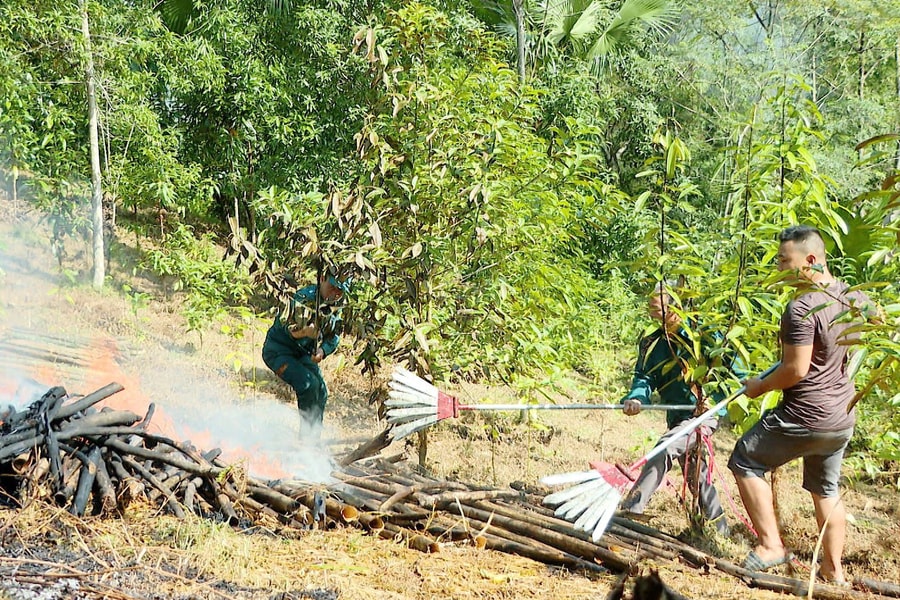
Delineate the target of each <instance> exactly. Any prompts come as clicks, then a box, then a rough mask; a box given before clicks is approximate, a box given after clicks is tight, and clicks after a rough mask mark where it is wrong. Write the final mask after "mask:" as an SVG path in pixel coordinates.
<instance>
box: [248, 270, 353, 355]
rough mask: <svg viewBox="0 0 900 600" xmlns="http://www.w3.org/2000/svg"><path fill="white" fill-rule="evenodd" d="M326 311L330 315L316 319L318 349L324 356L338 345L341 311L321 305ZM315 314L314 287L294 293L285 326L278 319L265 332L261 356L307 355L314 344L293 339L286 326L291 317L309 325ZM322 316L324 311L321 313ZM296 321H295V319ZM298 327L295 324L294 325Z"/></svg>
mask: <svg viewBox="0 0 900 600" xmlns="http://www.w3.org/2000/svg"><path fill="white" fill-rule="evenodd" d="M322 304H323V306H325V307H327V308H326V311H328V312H329V313H330V314H328V315H327V316H323V317H321V318H320V326H321V331H320V332H319V335H320V339H321V342H320V345H321V348H322V351H323V352H324V353H325V356H328V355H329V354H333V353H334V351H335V350H337V347H338V343H339V342H340V333H341V328H342V327H343V322H342V321H341V311H340V309H339V308H337V307H335V306H332V305H328V304H324V303H322ZM315 312H316V286H315V285H308V286H306V287H305V288H301V289H299V290H297V291H296V292H295V293H294V297H293V298H291V304H290V311H289V315H290V317H289V318H288V321H287V322H284V321H282V319H281V317H280V316H278V317H275V322H274V323H273V324H272V326H271V327H270V328H269V333H268V334H267V335H266V343H265V345H264V346H263V352H264V353H266V354H269V355H271V356H275V355H278V354H294V355H298V354H299V355H311V354H312V351H313V348H314V347H315V341H314V340H313V339H312V338H300V339H295V338H294V337H293V336H291V334H290V332H289V331H288V325H290V323H291V322H292V321H294V317H295V316H298V317H299V316H300V315H306V316H307V317H308V320H309V321H312V320H313V319H314V315H315ZM323 312H324V311H323ZM297 320H298V321H299V320H300V319H299V318H298V319H297ZM299 324H301V323H299V322H298V325H299ZM304 324H305V323H304Z"/></svg>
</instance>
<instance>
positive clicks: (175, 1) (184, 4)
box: [157, 0, 195, 34]
mask: <svg viewBox="0 0 900 600" xmlns="http://www.w3.org/2000/svg"><path fill="white" fill-rule="evenodd" d="M157 10H158V11H159V15H160V17H161V18H162V22H163V23H164V24H165V26H166V27H167V28H168V29H169V31H172V32H174V33H179V34H181V33H184V32H185V31H187V27H188V24H189V23H190V22H191V19H192V18H194V16H195V9H194V0H161V2H160V3H159V4H157Z"/></svg>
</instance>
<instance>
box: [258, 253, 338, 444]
mask: <svg viewBox="0 0 900 600" xmlns="http://www.w3.org/2000/svg"><path fill="white" fill-rule="evenodd" d="M349 291H350V282H349V279H347V278H339V277H338V275H337V274H336V273H334V272H331V271H327V270H326V271H325V272H323V273H322V275H321V277H320V279H319V281H318V283H317V284H313V285H308V286H306V287H303V288H300V289H299V290H297V291H296V292H295V293H294V296H293V297H292V298H291V302H290V306H289V309H288V314H287V318H285V319H282V316H281V315H279V316H277V317H276V318H275V322H274V323H273V324H272V326H271V327H270V328H269V331H268V333H267V334H266V341H265V342H264V343H263V347H262V357H263V362H265V363H266V366H267V367H269V369H271V370H272V372H274V373H275V375H277V376H278V377H279V378H281V379H282V380H283V381H285V382H286V383H287V384H288V385H290V386H291V387H292V388H293V389H294V393H295V394H296V395H297V408H298V409H299V410H300V417H301V420H302V423H303V425H304V426H305V429H306V431H309V432H311V433H313V434H314V435H317V434H318V433H319V432H320V431H321V427H322V421H323V418H324V414H325V404H326V403H327V402H328V386H327V385H325V380H324V378H323V377H322V371H321V370H320V369H319V363H320V362H322V360H324V359H325V357H327V356H329V355H331V354H333V353H334V352H335V350H337V347H338V343H339V342H340V334H341V328H342V321H341V310H340V305H339V303H340V301H341V299H342V298H343V297H344V294H347V293H349Z"/></svg>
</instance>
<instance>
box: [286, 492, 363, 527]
mask: <svg viewBox="0 0 900 600" xmlns="http://www.w3.org/2000/svg"><path fill="white" fill-rule="evenodd" d="M324 499H325V514H326V515H328V516H329V517H331V518H332V519H334V520H335V521H338V522H341V523H352V522H354V521H356V520H357V519H358V518H359V509H357V508H356V507H355V506H353V505H352V504H345V503H344V502H339V501H337V500H335V499H334V498H331V497H329V496H325V498H324ZM300 501H301V502H302V503H303V504H304V505H305V506H306V508H308V509H310V510H315V503H316V502H315V494H314V493H313V492H312V491H308V492H307V493H306V494H304V495H303V496H302V498H300Z"/></svg>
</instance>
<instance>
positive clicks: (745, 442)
mask: <svg viewBox="0 0 900 600" xmlns="http://www.w3.org/2000/svg"><path fill="white" fill-rule="evenodd" d="M851 437H853V428H852V427H850V428H849V429H844V430H842V431H813V430H811V429H807V428H806V427H803V426H801V425H796V424H794V423H790V422H788V421H785V420H784V419H783V418H781V416H780V415H779V414H778V412H777V411H772V412H770V413H768V414H766V415H765V416H764V417H763V418H762V419H760V420H759V422H757V423H756V425H754V426H753V427H751V428H750V431H748V432H747V433H745V434H744V435H743V436H741V439H739V440H738V442H737V444H736V445H735V446H734V451H733V452H732V453H731V458H730V459H729V460H728V468H729V469H731V471H732V472H733V473H734V474H735V476H737V477H762V476H763V475H765V474H766V473H768V472H769V471H771V470H772V469H774V468H776V467H780V466H781V465H783V464H786V463H789V462H790V461H792V460H794V459H796V458H803V489H805V490H807V491H809V492H812V493H813V494H816V495H818V496H822V497H823V498H834V497H836V496H837V495H838V480H839V479H840V476H841V461H842V460H843V458H844V450H845V449H846V448H847V443H848V442H849V441H850V438H851Z"/></svg>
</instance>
